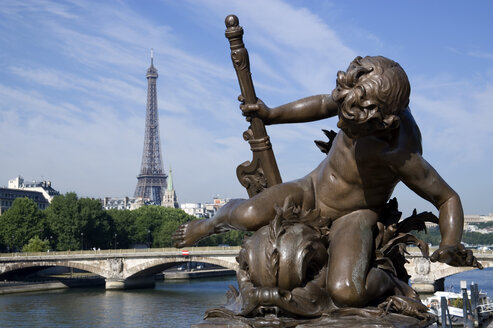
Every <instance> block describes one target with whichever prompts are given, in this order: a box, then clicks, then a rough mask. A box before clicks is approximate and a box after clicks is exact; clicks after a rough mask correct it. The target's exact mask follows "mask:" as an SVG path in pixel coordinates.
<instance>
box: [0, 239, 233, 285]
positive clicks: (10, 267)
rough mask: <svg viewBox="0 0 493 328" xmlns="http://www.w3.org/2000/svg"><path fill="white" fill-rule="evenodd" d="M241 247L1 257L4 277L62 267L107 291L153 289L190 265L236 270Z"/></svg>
mask: <svg viewBox="0 0 493 328" xmlns="http://www.w3.org/2000/svg"><path fill="white" fill-rule="evenodd" d="M238 252H239V247H192V248H189V249H188V250H186V251H185V250H178V249H176V248H170V249H154V248H153V249H141V250H135V249H134V250H101V251H78V252H50V253H11V254H0V277H1V276H2V274H5V273H7V272H12V271H16V270H22V269H26V268H33V267H42V268H46V267H53V266H62V267H69V268H75V269H81V270H84V271H88V272H91V273H94V274H97V275H99V276H101V277H103V278H104V279H105V281H106V289H123V288H132V287H147V286H148V287H151V286H154V275H155V274H156V273H160V272H162V271H163V270H166V269H168V268H170V267H173V266H176V265H177V264H179V263H185V262H189V261H196V262H203V263H210V264H216V265H220V266H222V267H225V268H228V269H233V270H237V269H238V264H237V263H236V260H235V257H236V256H237V255H238Z"/></svg>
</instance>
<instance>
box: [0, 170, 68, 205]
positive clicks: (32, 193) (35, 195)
mask: <svg viewBox="0 0 493 328" xmlns="http://www.w3.org/2000/svg"><path fill="white" fill-rule="evenodd" d="M57 195H60V193H59V192H58V191H56V190H55V189H53V187H52V186H51V182H50V181H40V182H37V181H32V182H24V179H23V178H22V177H21V176H17V177H16V178H14V179H12V180H9V182H8V185H7V188H0V215H1V214H2V213H4V212H5V211H6V210H8V209H9V208H10V207H12V204H13V203H14V200H15V199H16V198H23V197H27V198H29V199H31V200H33V201H34V202H35V203H36V205H38V208H39V209H40V210H44V209H45V208H47V207H48V206H49V205H50V203H51V201H52V200H53V197H55V196H57Z"/></svg>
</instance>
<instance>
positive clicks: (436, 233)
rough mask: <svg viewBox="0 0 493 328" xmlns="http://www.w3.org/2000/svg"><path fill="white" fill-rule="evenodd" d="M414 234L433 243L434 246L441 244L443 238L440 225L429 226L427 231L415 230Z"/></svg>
mask: <svg viewBox="0 0 493 328" xmlns="http://www.w3.org/2000/svg"><path fill="white" fill-rule="evenodd" d="M412 234H413V235H415V236H416V237H417V238H419V239H421V240H423V241H424V242H425V243H427V244H431V245H433V246H438V245H440V241H441V240H442V237H441V235H440V230H439V229H438V226H436V227H433V228H429V229H428V232H427V233H424V232H417V231H413V232H412Z"/></svg>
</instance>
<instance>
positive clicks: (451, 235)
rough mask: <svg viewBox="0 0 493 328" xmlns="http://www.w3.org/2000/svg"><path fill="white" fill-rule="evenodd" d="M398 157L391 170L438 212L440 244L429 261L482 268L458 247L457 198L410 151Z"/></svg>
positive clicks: (460, 213) (461, 224) (461, 214)
mask: <svg viewBox="0 0 493 328" xmlns="http://www.w3.org/2000/svg"><path fill="white" fill-rule="evenodd" d="M397 157H398V158H394V163H395V162H397V163H398V164H397V165H394V166H393V167H394V168H395V169H396V171H397V174H398V176H399V178H400V179H401V181H402V182H404V183H405V184H406V185H407V186H408V187H409V188H410V189H411V190H413V191H414V192H415V193H416V194H418V195H419V196H421V197H422V198H424V199H426V200H428V201H429V202H430V203H432V204H433V205H434V206H435V207H436V208H437V209H438V211H439V227H440V234H441V236H442V241H441V243H440V247H439V249H438V250H437V251H435V252H434V253H433V255H432V256H431V259H432V261H440V262H444V263H447V264H450V265H453V266H466V265H467V266H476V267H481V268H482V266H481V264H479V263H478V262H477V260H476V258H474V256H473V254H472V252H471V251H470V250H466V249H465V248H464V247H463V245H462V244H461V239H462V231H463V228H464V212H463V210H462V203H461V200H460V198H459V195H458V194H457V193H456V192H455V191H454V190H453V189H452V188H451V187H450V186H449V185H448V184H447V183H446V182H445V181H444V180H443V178H442V177H441V176H440V175H439V174H438V172H437V171H436V170H435V169H434V168H433V167H432V166H431V165H430V164H429V163H428V162H427V161H426V160H425V159H424V158H423V157H422V156H421V155H420V154H419V153H417V152H413V153H410V154H409V153H408V154H402V155H401V156H397ZM399 157H400V158H399Z"/></svg>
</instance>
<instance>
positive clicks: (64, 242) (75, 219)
mask: <svg viewBox="0 0 493 328" xmlns="http://www.w3.org/2000/svg"><path fill="white" fill-rule="evenodd" d="M45 212H46V217H47V220H48V224H49V227H50V230H51V231H52V233H53V237H54V242H55V244H56V249H57V250H63V251H64V250H76V249H82V248H84V249H88V248H92V247H96V248H110V246H111V235H112V232H114V224H113V219H112V218H111V216H109V215H108V213H107V212H106V211H105V210H104V209H103V207H102V205H101V203H100V202H99V201H98V200H96V199H91V198H81V199H78V198H77V195H76V194H75V193H67V194H65V195H60V196H56V197H55V198H54V199H53V201H52V202H51V205H50V206H49V207H48V208H47V209H46V210H45Z"/></svg>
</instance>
